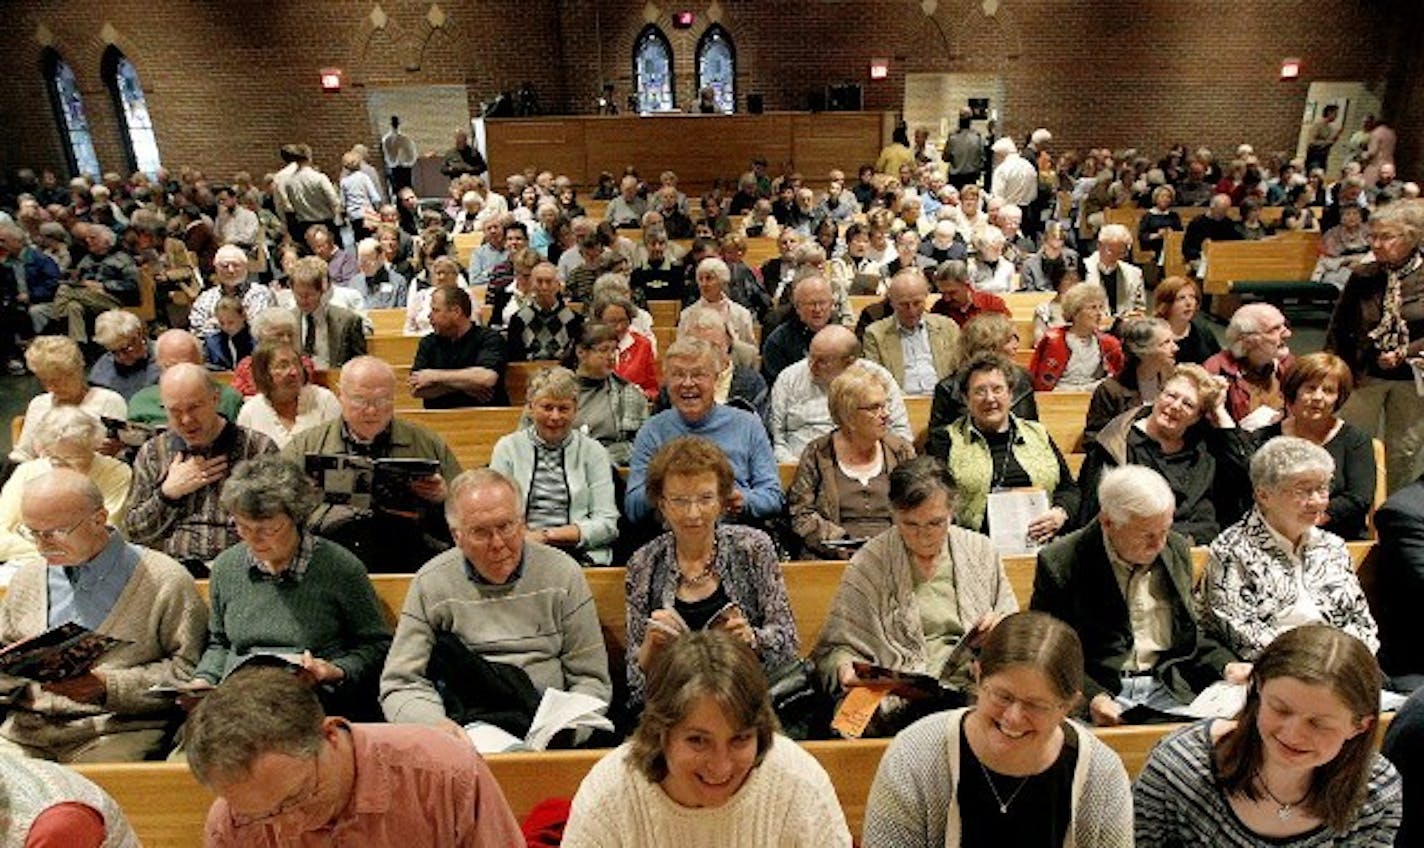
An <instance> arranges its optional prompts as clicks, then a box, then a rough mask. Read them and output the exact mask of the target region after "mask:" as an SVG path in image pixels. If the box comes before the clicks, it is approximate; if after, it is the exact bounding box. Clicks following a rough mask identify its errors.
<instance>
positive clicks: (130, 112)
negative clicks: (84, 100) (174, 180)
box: [101, 46, 160, 177]
mask: <svg viewBox="0 0 1424 848" xmlns="http://www.w3.org/2000/svg"><path fill="white" fill-rule="evenodd" d="M101 71H102V73H103V76H104V84H105V85H107V86H108V87H109V94H110V96H112V97H113V98H114V112H115V113H116V114H117V115H118V118H119V137H120V138H121V139H122V140H123V143H124V155H125V156H127V157H128V161H129V169H130V170H134V171H143V172H144V173H145V174H148V175H149V176H150V177H151V176H154V175H155V174H157V173H158V167H159V164H160V161H159V158H158V138H157V136H155V135H154V134H153V119H152V118H150V117H149V114H148V103H147V102H146V101H145V100H144V97H143V86H142V85H140V84H139V81H138V69H136V68H135V67H134V66H133V62H130V61H129V58H128V57H127V56H125V55H124V54H123V53H122V52H120V51H119V48H117V47H112V46H111V47H109V49H108V50H105V51H104V62H103V65H102V67H101Z"/></svg>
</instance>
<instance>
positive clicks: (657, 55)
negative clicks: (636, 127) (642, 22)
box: [633, 24, 675, 114]
mask: <svg viewBox="0 0 1424 848" xmlns="http://www.w3.org/2000/svg"><path fill="white" fill-rule="evenodd" d="M633 82H634V84H635V85H637V87H638V112H639V114H647V113H648V112H667V111H670V110H671V109H672V108H673V107H674V105H675V101H674V99H673V82H672V45H671V44H669V43H668V40H667V36H665V35H663V31H662V30H660V29H658V28H657V27H655V26H653V25H652V24H649V25H648V26H646V27H643V31H642V32H641V33H639V34H638V40H637V41H635V42H633Z"/></svg>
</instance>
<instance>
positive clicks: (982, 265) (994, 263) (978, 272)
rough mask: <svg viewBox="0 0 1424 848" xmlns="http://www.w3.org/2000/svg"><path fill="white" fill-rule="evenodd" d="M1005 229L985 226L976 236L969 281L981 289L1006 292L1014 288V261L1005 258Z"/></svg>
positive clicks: (970, 262) (1015, 270) (970, 261)
mask: <svg viewBox="0 0 1424 848" xmlns="http://www.w3.org/2000/svg"><path fill="white" fill-rule="evenodd" d="M1005 244H1007V240H1006V239H1005V238H1004V231H1003V230H1001V229H999V228H998V227H992V226H991V227H985V228H984V231H983V232H981V233H979V234H978V235H976V236H974V256H973V257H972V258H971V259H970V260H969V281H970V282H972V283H973V284H974V288H976V289H978V290H979V291H986V292H995V293H1004V292H1007V291H1009V290H1010V289H1012V288H1013V283H1014V274H1015V273H1017V269H1015V268H1014V263H1012V262H1009V261H1008V260H1006V259H1004V245H1005Z"/></svg>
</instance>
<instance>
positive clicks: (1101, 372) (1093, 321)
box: [1028, 283, 1123, 392]
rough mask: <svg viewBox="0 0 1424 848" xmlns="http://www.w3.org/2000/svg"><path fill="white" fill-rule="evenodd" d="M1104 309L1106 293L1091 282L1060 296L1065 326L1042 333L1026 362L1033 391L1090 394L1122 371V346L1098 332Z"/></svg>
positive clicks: (1075, 287)
mask: <svg viewBox="0 0 1424 848" xmlns="http://www.w3.org/2000/svg"><path fill="white" fill-rule="evenodd" d="M1107 307H1108V299H1107V293H1106V292H1104V291H1103V287H1102V286H1099V285H1096V284H1094V283H1079V284H1078V285H1076V286H1073V287H1072V288H1071V289H1069V290H1068V291H1067V292H1065V293H1064V295H1063V319H1064V320H1065V321H1067V322H1068V325H1067V326H1065V327H1054V328H1053V329H1051V330H1049V331H1048V332H1047V333H1046V334H1044V336H1043V338H1041V339H1039V340H1038V344H1037V345H1035V346H1034V348H1033V358H1032V359H1031V360H1029V364H1028V370H1029V373H1030V374H1032V375H1033V389H1034V391H1037V392H1051V391H1054V390H1055V389H1057V390H1061V391H1070V392H1072V391H1092V390H1093V389H1095V388H1097V385H1098V383H1099V382H1100V381H1102V380H1103V378H1105V377H1112V376H1115V375H1116V374H1118V373H1119V372H1120V371H1122V364H1123V363H1122V343H1121V342H1119V341H1118V340H1117V338H1116V337H1115V336H1113V335H1111V334H1109V333H1105V332H1103V331H1102V330H1101V329H1099V328H1100V327H1101V325H1102V321H1103V316H1104V315H1105V314H1106V313H1107Z"/></svg>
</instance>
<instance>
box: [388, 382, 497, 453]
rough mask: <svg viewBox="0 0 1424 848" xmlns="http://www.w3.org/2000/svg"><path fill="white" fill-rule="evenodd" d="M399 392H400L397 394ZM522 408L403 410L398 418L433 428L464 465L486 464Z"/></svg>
mask: <svg viewBox="0 0 1424 848" xmlns="http://www.w3.org/2000/svg"><path fill="white" fill-rule="evenodd" d="M398 394H399V393H398ZM523 413H524V408H523V407H519V406H495V407H482V408H479V409H405V410H400V411H399V412H398V415H399V417H401V418H403V419H405V420H407V421H413V422H415V423H417V424H420V425H421V426H424V427H427V428H429V429H430V430H433V431H434V432H435V433H436V434H437V435H439V436H440V438H442V439H444V440H445V444H447V445H449V446H450V450H451V451H453V452H454V454H455V458H456V459H458V460H460V465H461V466H463V467H465V468H478V467H479V466H481V465H488V464H489V461H490V455H491V454H492V453H494V443H495V442H497V441H499V437H500V436H503V435H505V434H506V433H512V432H514V431H515V430H517V429H519V417H520V416H521V415H522V414H523Z"/></svg>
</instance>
